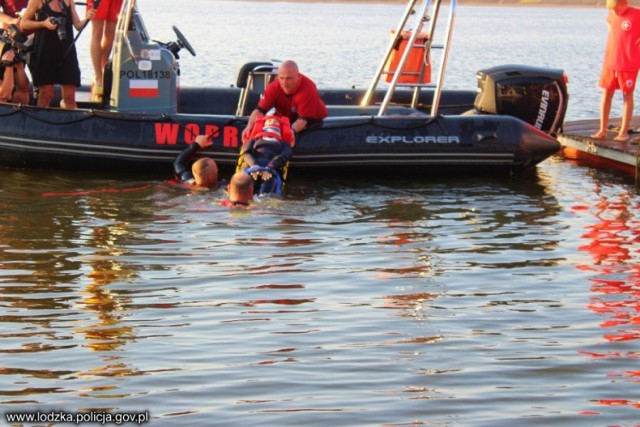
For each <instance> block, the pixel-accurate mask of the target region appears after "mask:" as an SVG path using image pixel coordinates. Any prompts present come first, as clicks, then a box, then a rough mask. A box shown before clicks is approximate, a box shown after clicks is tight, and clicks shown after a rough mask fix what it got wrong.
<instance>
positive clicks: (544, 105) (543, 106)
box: [536, 90, 551, 129]
mask: <svg viewBox="0 0 640 427" xmlns="http://www.w3.org/2000/svg"><path fill="white" fill-rule="evenodd" d="M550 97H551V94H550V93H549V91H548V90H543V91H542V101H541V102H540V110H538V118H537V120H536V127H537V128H538V129H542V125H543V124H544V119H545V117H546V116H547V109H548V108H549V98H550Z"/></svg>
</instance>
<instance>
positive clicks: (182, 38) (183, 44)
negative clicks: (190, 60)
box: [171, 25, 196, 56]
mask: <svg viewBox="0 0 640 427" xmlns="http://www.w3.org/2000/svg"><path fill="white" fill-rule="evenodd" d="M171 28H173V32H174V33H176V36H178V45H179V46H180V47H183V48H185V49H187V50H188V51H189V53H190V54H191V55H193V56H196V51H195V50H194V49H193V47H192V46H191V43H189V42H188V41H187V39H186V37H185V36H184V34H182V32H181V31H180V30H179V29H178V27H176V26H175V25H174V26H173V27H171Z"/></svg>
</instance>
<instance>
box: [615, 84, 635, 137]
mask: <svg viewBox="0 0 640 427" xmlns="http://www.w3.org/2000/svg"><path fill="white" fill-rule="evenodd" d="M622 96H623V104H622V125H621V126H620V132H618V136H616V137H615V138H614V139H615V140H616V141H627V140H629V126H630V125H631V117H632V116H633V108H634V101H633V91H628V92H623V93H622Z"/></svg>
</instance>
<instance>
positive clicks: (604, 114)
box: [591, 89, 615, 139]
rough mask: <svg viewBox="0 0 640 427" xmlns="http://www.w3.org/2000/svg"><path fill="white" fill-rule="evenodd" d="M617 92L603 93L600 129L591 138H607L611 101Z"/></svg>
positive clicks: (609, 90)
mask: <svg viewBox="0 0 640 427" xmlns="http://www.w3.org/2000/svg"><path fill="white" fill-rule="evenodd" d="M614 93H615V90H612V89H605V90H604V91H603V92H602V99H601V101H600V129H599V130H598V132H596V133H594V134H593V135H591V138H600V139H601V138H606V137H607V127H608V126H609V114H611V100H612V99H613V94H614Z"/></svg>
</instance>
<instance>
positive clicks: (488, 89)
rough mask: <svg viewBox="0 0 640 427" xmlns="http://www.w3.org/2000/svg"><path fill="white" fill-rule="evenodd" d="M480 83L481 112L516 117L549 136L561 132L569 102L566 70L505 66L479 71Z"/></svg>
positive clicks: (476, 106)
mask: <svg viewBox="0 0 640 427" xmlns="http://www.w3.org/2000/svg"><path fill="white" fill-rule="evenodd" d="M477 79H478V94H477V96H476V99H475V102H474V107H475V108H476V109H477V110H478V111H480V112H482V113H488V114H502V115H510V116H514V117H517V118H519V119H521V120H523V121H525V122H527V123H529V124H531V125H533V126H535V127H536V128H538V129H540V130H542V131H544V132H547V133H550V134H555V133H557V132H559V131H560V130H561V129H562V124H563V121H564V116H565V114H566V112H567V104H568V102H569V95H568V91H567V78H566V75H565V74H564V71H563V70H560V69H550V68H539V67H531V66H526V65H502V66H498V67H493V68H488V69H485V70H480V71H478V73H477Z"/></svg>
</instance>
